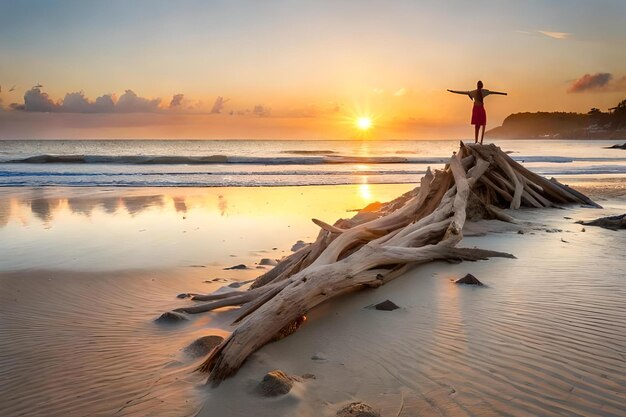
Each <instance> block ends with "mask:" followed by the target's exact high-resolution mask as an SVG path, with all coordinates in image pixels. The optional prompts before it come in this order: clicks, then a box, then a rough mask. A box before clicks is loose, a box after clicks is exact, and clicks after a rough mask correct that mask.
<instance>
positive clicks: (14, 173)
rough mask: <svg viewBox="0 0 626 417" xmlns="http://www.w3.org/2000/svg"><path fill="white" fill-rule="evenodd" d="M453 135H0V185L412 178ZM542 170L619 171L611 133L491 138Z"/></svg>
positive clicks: (622, 157) (436, 158)
mask: <svg viewBox="0 0 626 417" xmlns="http://www.w3.org/2000/svg"><path fill="white" fill-rule="evenodd" d="M458 143H459V142H458V141H457V140H440V141H424V140H419V141H387V140H380V141H378V140H369V141H356V140H352V141H303V140H283V141H256V140H255V141H250V140H20V141H17V140H3V141H0V186H13V187H19V186H107V187H110V186H119V187H142V186H149V187H172V186H176V187H250V186H287V185H335V184H362V183H368V184H403V183H415V182H417V181H418V180H419V178H420V177H421V176H422V174H423V173H424V172H425V170H426V168H427V167H428V166H430V167H432V168H433V169H435V168H440V167H442V166H443V165H444V164H445V162H446V161H447V159H448V158H449V156H450V155H451V154H452V152H453V151H455V150H456V149H458ZM495 143H496V144H498V145H499V146H500V147H502V149H503V150H505V151H508V152H510V153H511V156H512V157H513V158H514V159H516V160H518V161H520V162H523V163H524V164H525V165H526V166H527V167H528V168H529V169H531V170H533V171H535V172H537V173H539V174H541V175H545V176H558V177H563V176H571V175H575V176H580V175H590V176H598V175H607V174H608V175H611V176H624V175H625V174H626V152H624V151H622V150H619V149H606V147H607V146H611V145H613V144H615V143H618V142H617V141H614V140H606V141H601V140H593V141H582V140H545V141H540V140H498V141H496V142H495Z"/></svg>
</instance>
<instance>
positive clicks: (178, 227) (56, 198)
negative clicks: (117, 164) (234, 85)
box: [0, 184, 412, 271]
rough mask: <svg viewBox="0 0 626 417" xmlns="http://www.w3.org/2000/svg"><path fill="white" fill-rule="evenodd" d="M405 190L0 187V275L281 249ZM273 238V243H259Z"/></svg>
mask: <svg viewBox="0 0 626 417" xmlns="http://www.w3.org/2000/svg"><path fill="white" fill-rule="evenodd" d="M410 188H412V186H411V185H395V186H388V185H386V186H370V185H368V184H362V185H360V186H340V187H307V188H306V189H303V188H295V187H274V188H171V189H170V188H158V189H154V188H122V189H120V188H117V189H98V188H56V187H54V188H52V187H51V188H4V189H0V253H11V256H10V257H9V256H6V257H3V258H2V259H0V271H2V270H3V268H8V269H9V270H15V269H21V268H26V267H28V266H30V267H42V268H48V267H51V265H56V266H58V267H64V268H79V269H81V268H86V269H92V268H96V269H98V270H101V269H102V268H105V269H107V268H111V267H113V266H114V267H116V268H134V267H140V268H144V267H168V266H180V265H188V264H206V263H207V262H215V261H216V260H217V259H222V258H228V257H229V256H230V255H232V254H239V253H242V252H243V253H246V252H247V251H248V250H249V251H257V250H263V249H266V247H267V246H268V245H272V246H283V247H287V248H290V247H291V245H292V244H293V242H295V241H297V240H300V239H304V240H311V239H313V238H314V236H315V234H316V233H317V226H315V225H313V223H311V222H310V218H311V217H314V216H319V217H322V218H324V219H328V220H329V221H333V220H334V219H337V218H339V217H345V216H346V215H347V213H346V210H347V209H353V208H355V207H364V206H366V205H367V204H369V203H371V202H373V201H377V200H378V201H386V200H389V199H391V198H393V197H395V196H396V195H398V194H400V193H402V192H404V191H406V190H408V189H410ZM276 231H280V232H281V233H280V235H281V237H280V239H279V241H276V240H275V239H273V240H272V242H271V243H266V242H267V241H268V239H269V237H270V236H271V237H274V235H275V234H276ZM218 236H219V238H218ZM244 240H245V242H247V243H248V244H249V245H250V247H249V248H248V247H247V246H246V247H243V246H242V241H244ZM244 246H245V245H244ZM7 251H9V252H7ZM155 260H156V261H155ZM155 262H156V263H157V264H158V265H155Z"/></svg>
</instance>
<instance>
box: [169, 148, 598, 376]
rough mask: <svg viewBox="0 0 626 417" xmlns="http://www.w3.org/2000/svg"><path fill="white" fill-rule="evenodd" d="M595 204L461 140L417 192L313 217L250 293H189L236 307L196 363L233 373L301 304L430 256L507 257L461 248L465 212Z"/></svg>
mask: <svg viewBox="0 0 626 417" xmlns="http://www.w3.org/2000/svg"><path fill="white" fill-rule="evenodd" d="M562 204H584V205H588V206H594V207H599V206H598V205H597V204H596V203H594V202H593V201H591V200H590V199H589V198H588V197H586V196H584V195H583V194H581V193H579V192H577V191H575V190H572V189H571V188H569V187H567V186H565V185H563V184H560V183H559V182H558V181H556V180H554V179H553V180H551V181H549V180H547V179H545V178H543V177H541V176H539V175H537V174H534V173H532V172H530V171H528V170H527V169H525V168H524V167H523V166H522V165H520V164H518V163H517V162H515V161H513V160H512V159H511V158H510V157H509V156H508V155H507V154H506V153H504V152H502V150H500V148H498V147H496V146H494V145H484V146H483V145H476V144H474V145H464V144H463V143H461V146H460V149H459V151H458V153H457V154H455V155H454V156H452V158H450V162H449V163H448V164H447V165H446V167H445V168H444V169H443V170H437V171H436V172H435V173H434V174H433V173H432V172H431V171H430V169H429V170H428V171H427V172H426V174H425V175H424V177H423V178H422V180H421V183H420V186H419V187H418V188H416V189H414V190H413V191H411V192H409V193H406V194H405V195H403V196H401V197H399V198H397V199H396V200H393V201H391V202H389V203H386V204H382V205H381V206H380V209H379V210H378V211H376V212H374V213H372V212H367V213H365V212H360V213H358V214H357V215H356V216H354V217H353V218H352V219H347V220H345V219H342V220H339V221H337V222H336V223H335V224H334V225H330V224H327V223H325V222H323V221H321V220H317V219H314V220H313V221H314V222H315V224H317V225H318V226H320V233H319V235H318V237H317V239H316V240H315V242H313V243H312V244H310V245H308V246H306V247H304V248H302V249H300V250H299V251H297V252H295V253H293V254H292V255H290V256H288V257H286V258H284V259H283V260H282V261H281V262H280V263H278V265H277V266H276V267H274V268H273V269H272V270H270V271H268V272H266V273H265V274H263V275H261V276H259V277H258V278H257V279H256V280H255V282H254V283H253V284H252V286H251V289H250V290H248V291H234V292H232V293H226V294H209V295H195V296H194V297H193V300H196V301H209V302H208V303H206V304H200V305H196V306H190V307H183V308H179V309H177V310H175V311H177V312H185V313H190V314H195V313H201V312H205V311H211V310H213V309H217V308H221V307H226V306H240V309H239V312H238V316H237V318H236V320H235V323H234V324H236V325H237V327H236V328H235V330H234V331H233V333H232V334H231V335H230V336H229V337H228V338H227V339H226V340H224V342H222V343H221V344H220V345H219V346H218V347H216V348H215V349H214V350H213V351H212V352H211V353H210V354H209V356H208V358H207V359H206V360H205V362H204V363H203V364H202V365H200V367H199V368H198V370H200V371H203V372H210V374H209V378H208V381H207V382H209V383H212V384H214V385H217V384H219V383H220V382H221V381H222V380H224V379H225V378H227V377H229V376H230V375H232V374H234V373H235V372H236V371H237V369H239V367H240V366H241V365H242V364H243V362H244V361H245V359H246V358H247V357H248V356H249V355H250V354H252V353H253V352H254V351H256V350H257V349H259V348H260V347H261V346H263V345H264V344H266V343H268V342H270V341H272V340H276V337H277V335H278V336H279V337H285V336H287V335H289V334H291V333H292V332H293V331H295V329H297V327H298V326H299V325H300V324H301V323H302V321H303V319H302V318H303V316H304V315H305V314H306V312H307V311H309V310H310V309H312V308H314V307H315V306H317V305H318V304H320V303H322V302H324V301H326V300H328V299H330V298H332V297H336V296H338V295H340V294H344V293H347V292H350V291H354V290H357V289H360V288H366V287H374V288H375V287H378V286H380V285H383V284H384V283H386V282H388V281H390V280H392V279H394V278H396V277H398V276H400V275H402V274H403V273H404V272H406V271H407V270H408V269H409V268H411V267H413V266H415V265H419V264H424V263H428V262H432V261H437V260H443V261H450V262H458V261H476V260H482V259H488V258H490V257H508V258H513V257H514V256H513V255H510V254H507V253H502V252H495V251H488V250H482V249H476V248H458V247H456V245H457V244H458V243H459V242H460V241H461V239H462V238H463V233H462V231H463V226H464V224H465V221H466V217H470V218H476V217H478V218H482V217H486V218H496V219H499V220H503V221H508V222H515V219H513V218H512V217H511V216H509V215H508V214H506V213H504V212H503V211H502V209H503V208H511V209H518V208H520V207H536V208H540V207H559V206H560V205H562Z"/></svg>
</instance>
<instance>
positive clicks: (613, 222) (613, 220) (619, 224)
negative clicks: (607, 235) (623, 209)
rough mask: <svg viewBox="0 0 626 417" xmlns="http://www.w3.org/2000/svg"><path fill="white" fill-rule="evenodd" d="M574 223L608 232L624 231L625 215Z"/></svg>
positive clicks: (625, 226) (625, 225) (625, 224)
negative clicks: (600, 228) (601, 228)
mask: <svg viewBox="0 0 626 417" xmlns="http://www.w3.org/2000/svg"><path fill="white" fill-rule="evenodd" d="M576 223H579V224H584V225H585V226H598V227H603V228H605V229H610V230H618V229H626V214H621V215H619V216H609V217H600V218H599V219H595V220H591V221H587V222H586V221H578V222H576Z"/></svg>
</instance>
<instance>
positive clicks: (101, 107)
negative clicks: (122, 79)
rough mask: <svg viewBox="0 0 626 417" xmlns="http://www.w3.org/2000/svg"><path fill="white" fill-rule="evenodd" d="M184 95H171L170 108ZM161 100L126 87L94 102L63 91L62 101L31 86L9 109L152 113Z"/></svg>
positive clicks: (179, 101) (39, 88)
mask: <svg viewBox="0 0 626 417" xmlns="http://www.w3.org/2000/svg"><path fill="white" fill-rule="evenodd" d="M183 98H184V95H183V94H175V95H174V97H172V100H171V102H170V108H174V107H177V106H180V105H181V104H182V101H183ZM160 104H161V99H160V98H154V99H148V98H145V97H141V96H138V95H137V94H136V93H135V92H134V91H133V90H126V91H125V92H124V94H122V95H121V96H120V97H119V99H117V100H115V96H114V95H113V94H105V95H102V96H100V97H98V98H96V99H95V100H94V101H91V100H89V99H88V98H87V97H85V94H84V93H83V92H82V91H81V92H76V93H67V94H66V95H65V97H64V98H63V100H59V101H56V102H55V101H54V100H52V99H51V98H50V96H49V95H48V93H45V92H43V91H42V90H41V87H39V86H35V87H33V88H31V89H30V90H28V91H27V92H26V93H24V104H18V103H13V104H11V106H10V107H11V108H12V109H13V110H21V111H26V112H50V113H139V112H142V113H152V112H158V111H160V110H162V109H161V107H160Z"/></svg>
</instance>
